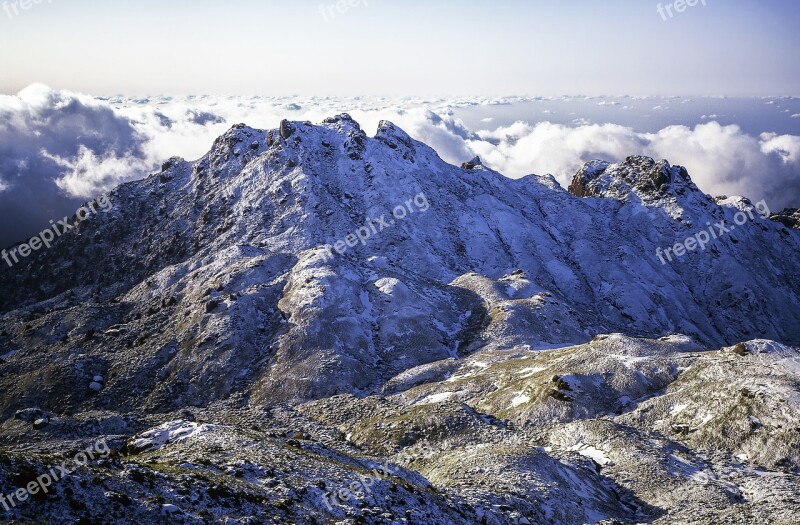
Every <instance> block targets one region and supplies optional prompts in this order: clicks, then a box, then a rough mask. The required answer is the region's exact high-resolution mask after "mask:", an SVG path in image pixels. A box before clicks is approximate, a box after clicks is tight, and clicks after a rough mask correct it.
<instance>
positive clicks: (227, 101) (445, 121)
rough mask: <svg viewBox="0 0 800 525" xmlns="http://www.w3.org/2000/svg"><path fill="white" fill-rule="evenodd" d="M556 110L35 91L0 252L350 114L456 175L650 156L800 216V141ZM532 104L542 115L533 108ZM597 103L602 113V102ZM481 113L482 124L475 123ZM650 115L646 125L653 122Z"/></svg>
mask: <svg viewBox="0 0 800 525" xmlns="http://www.w3.org/2000/svg"><path fill="white" fill-rule="evenodd" d="M622 98H627V97H622ZM547 101H548V102H553V103H558V104H564V105H565V107H566V105H569V107H570V108H574V111H575V112H577V113H576V114H575V117H569V119H570V120H571V122H570V121H565V122H563V123H554V122H549V121H539V122H537V121H536V120H535V115H541V114H542V113H546V114H551V115H552V114H554V113H555V112H553V111H551V110H549V109H547V110H542V108H541V106H540V105H536V104H541V103H543V102H545V99H543V98H541V97H536V98H530V99H520V98H519V97H506V98H497V97H495V98H485V99H455V100H444V99H437V100H426V99H419V98H395V99H385V98H374V97H372V98H370V97H364V98H362V97H352V98H327V97H326V98H315V97H214V96H187V97H147V98H141V99H128V98H124V97H115V98H108V99H100V98H95V97H90V96H86V95H81V94H77V93H71V92H67V91H56V90H52V89H50V88H48V87H46V86H43V85H33V86H30V87H28V88H26V89H24V90H22V91H21V92H20V93H18V94H17V95H14V96H0V220H2V221H3V224H4V227H3V228H2V229H0V245H3V246H6V245H8V244H11V243H13V242H16V241H20V240H24V239H25V237H26V236H29V235H32V234H33V233H35V232H38V231H40V230H41V229H42V228H44V227H46V226H47V225H48V224H49V222H48V221H49V219H58V218H61V217H63V216H64V215H66V214H71V213H74V211H75V209H77V207H78V206H79V205H80V204H82V202H84V201H86V200H89V199H91V198H93V197H94V196H96V195H97V194H99V193H102V192H103V191H106V190H108V189H111V188H113V187H115V186H116V185H118V184H120V183H122V182H126V181H129V180H134V179H139V178H142V177H145V176H146V175H147V174H148V173H150V172H151V171H153V170H154V169H156V167H157V166H158V165H160V164H161V163H162V162H163V161H164V160H165V159H167V158H169V157H171V156H174V155H179V156H182V157H184V158H187V159H195V158H199V157H200V156H202V155H203V154H205V153H206V151H207V150H208V149H209V148H210V146H211V144H212V143H213V141H214V139H215V138H216V137H218V136H219V135H221V134H222V133H224V132H225V131H226V130H227V129H228V128H229V127H230V126H231V125H233V124H235V123H238V122H244V123H246V124H248V125H250V126H253V127H256V128H274V127H276V126H277V124H278V122H279V121H280V120H281V119H283V118H290V119H292V120H309V121H312V122H320V121H322V120H323V119H324V118H326V117H328V116H331V115H333V114H337V113H341V112H349V113H350V114H351V115H352V116H353V117H354V118H355V119H356V120H357V121H359V122H360V123H361V125H362V128H363V129H365V130H366V131H367V132H368V133H371V132H374V130H375V129H377V126H378V122H379V121H380V120H383V119H386V120H391V121H392V122H394V123H395V124H397V125H398V126H399V127H401V128H403V129H405V130H406V131H407V132H408V133H409V134H410V135H411V136H412V137H414V138H416V139H417V140H421V141H423V142H425V143H426V144H428V145H429V146H431V147H432V148H434V149H435V150H436V151H437V153H438V154H439V155H440V156H441V157H442V158H443V159H444V160H446V161H448V162H450V163H452V164H457V165H458V164H461V163H462V162H464V161H466V160H468V159H470V158H472V157H473V156H474V155H480V156H481V158H482V159H483V161H484V163H485V164H486V165H488V166H490V167H492V168H494V169H496V170H497V171H499V172H501V173H504V174H506V175H508V176H510V177H521V176H524V175H527V174H530V173H537V174H542V175H543V174H547V173H550V174H552V175H554V176H555V177H556V178H557V180H558V181H559V183H560V184H562V185H563V186H567V185H568V184H569V182H570V180H571V179H572V176H573V175H574V174H575V172H576V171H577V170H578V169H579V168H580V167H581V166H582V165H583V164H584V163H585V162H586V161H588V160H592V159H595V158H600V159H605V160H610V161H616V160H621V159H624V158H625V157H627V156H628V155H632V154H644V155H649V156H652V157H656V158H666V159H667V160H669V161H670V162H672V163H674V164H683V165H685V166H686V167H687V168H688V169H689V171H690V173H691V175H692V178H693V179H694V180H695V182H696V183H697V185H698V186H699V187H700V188H701V189H702V190H703V191H706V192H708V193H711V194H714V195H718V194H726V195H745V196H748V197H750V198H752V199H754V200H760V199H762V198H766V199H767V202H768V203H769V205H770V207H771V208H773V209H779V208H781V207H784V206H794V207H796V206H798V205H800V184H799V182H800V137H798V136H795V135H787V134H783V135H780V134H775V133H762V134H760V135H758V136H753V135H749V134H747V133H745V132H744V131H742V129H741V128H740V127H738V126H735V125H728V126H721V125H720V124H719V123H717V122H716V121H710V122H705V121H704V122H702V123H699V124H697V125H695V126H694V127H689V126H668V127H665V128H663V129H660V130H657V131H655V132H652V133H643V132H641V131H637V130H636V129H634V128H632V127H629V126H623V125H620V124H615V123H603V124H598V123H592V118H591V117H592V116H593V115H592V114H591V113H588V114H585V115H583V114H581V111H582V110H581V109H580V107H581V106H580V105H579V104H580V103H581V101H582V99H574V98H568V97H561V98H557V99H547ZM603 102H606V104H607V105H606V107H605V108H604V109H603V111H604V112H613V111H615V109H614V108H615V107H617V106H613V105H610V103H609V102H608V101H603ZM526 103H530V104H533V106H530V107H527V109H526V106H525V104H526ZM762 103H763V102H762V101H760V100H758V101H755V100H754V101H753V102H752V104H758V105H759V106H760V105H761V104H762ZM515 104H519V106H515ZM597 104H599V103H597ZM588 105H589V106H591V107H596V103H595V102H593V101H591V102H588ZM625 107H629V106H625ZM518 109H519V111H517V110H518ZM618 109H619V110H621V109H623V108H618ZM473 110H476V111H477V112H478V113H477V115H478V116H477V117H474V120H470V122H472V125H467V124H466V123H465V119H467V116H468V115H469V112H470V111H473ZM517 113H520V114H522V115H523V116H524V115H527V116H530V120H526V119H525V118H520V119H519V120H518V121H516V122H512V123H509V122H510V120H507V119H508V115H509V114H517ZM609 115H610V116H609V117H608V118H614V117H613V115H612V114H611V113H610V114H609ZM645 117H646V115H644V116H642V118H643V119H644V120H641V122H643V123H644V124H647V120H646V118H645ZM710 117H714V115H711V116H710ZM547 118H548V119H551V118H553V117H547ZM603 118H606V117H603ZM627 121H628V122H630V118H628V120H627ZM495 122H497V124H494V123H495ZM503 123H505V124H506V125H502V124H503Z"/></svg>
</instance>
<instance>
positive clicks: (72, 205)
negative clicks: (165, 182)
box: [0, 84, 147, 246]
mask: <svg viewBox="0 0 800 525" xmlns="http://www.w3.org/2000/svg"><path fill="white" fill-rule="evenodd" d="M146 142H147V138H146V136H144V135H142V134H141V133H140V132H139V131H138V130H137V129H136V127H135V126H134V125H133V123H132V122H131V121H130V120H129V119H127V118H125V117H121V116H120V115H119V114H117V113H116V112H115V111H114V109H113V108H112V107H111V106H109V105H108V104H107V103H105V102H102V101H99V100H97V99H94V98H92V97H88V96H85V95H79V94H76V93H69V92H62V91H54V90H51V89H50V88H48V87H46V86H43V85H39V84H36V85H32V86H30V87H28V88H26V89H24V90H22V91H20V92H19V94H17V95H15V96H7V95H1V96H0V210H2V217H1V218H2V220H3V223H4V227H3V228H2V229H0V244H2V245H4V246H5V245H8V244H11V243H13V242H16V241H20V240H23V237H24V236H25V235H28V234H32V233H33V232H36V231H40V230H41V229H42V228H43V227H46V226H47V225H48V224H49V222H48V221H49V219H55V218H61V217H63V216H64V215H66V214H68V213H70V214H71V213H74V212H75V210H76V209H77V207H78V206H79V205H80V204H81V203H82V202H84V201H85V200H88V198H89V197H91V196H92V195H93V194H95V193H99V192H102V191H104V190H105V189H108V188H109V187H111V186H113V185H116V184H118V183H119V182H121V181H122V180H125V179H131V178H138V177H141V176H142V173H137V172H133V171H131V170H128V172H127V174H126V175H121V176H119V177H110V176H104V177H99V178H98V177H97V176H96V175H87V174H84V175H83V176H77V177H74V176H72V177H71V176H69V173H67V172H68V169H65V168H66V167H65V165H64V164H63V163H61V164H60V163H59V159H70V158H75V159H78V158H82V157H83V158H86V156H87V155H90V154H91V155H94V156H95V157H96V158H98V159H101V160H102V162H101V164H102V163H103V162H105V163H107V162H114V163H116V164H120V163H125V162H126V161H127V160H134V161H136V162H141V160H140V159H142V158H144V157H145V152H144V150H143V146H144V145H145V144H146ZM76 167H78V168H79V167H80V166H78V165H76ZM83 167H87V168H88V164H86V163H85V162H84V164H83ZM106 171H107V170H106ZM119 171H120V172H122V170H119ZM84 177H85V178H86V179H87V182H80V183H78V180H80V179H82V178H84Z"/></svg>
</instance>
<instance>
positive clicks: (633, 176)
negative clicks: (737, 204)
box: [568, 156, 696, 199]
mask: <svg viewBox="0 0 800 525" xmlns="http://www.w3.org/2000/svg"><path fill="white" fill-rule="evenodd" d="M670 185H674V186H675V188H674V191H677V192H678V193H682V191H681V190H682V188H683V187H684V186H687V185H690V186H691V187H692V188H693V189H696V187H694V185H693V183H692V182H691V179H690V178H689V174H688V172H687V171H686V168H684V167H682V166H670V165H669V163H668V162H667V161H665V160H662V161H659V162H656V161H655V160H653V159H651V158H649V157H642V156H630V157H628V158H626V159H625V161H624V162H621V163H618V164H610V163H608V162H605V161H599V160H594V161H591V162H587V163H586V164H585V165H584V166H583V168H581V169H580V171H578V173H577V174H576V175H575V177H574V178H573V179H572V183H571V184H570V186H569V188H568V189H569V192H570V193H572V194H573V195H576V196H578V197H603V196H615V195H616V196H619V195H623V194H624V193H626V192H634V193H636V194H637V195H638V196H640V197H643V198H645V199H646V198H655V197H657V196H659V195H663V194H666V193H667V192H668V191H669V190H670Z"/></svg>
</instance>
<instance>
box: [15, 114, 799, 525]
mask: <svg viewBox="0 0 800 525" xmlns="http://www.w3.org/2000/svg"><path fill="white" fill-rule="evenodd" d="M569 190H570V191H569V192H567V191H565V190H564V189H563V188H560V187H559V186H558V184H557V183H556V182H555V181H554V180H553V179H552V177H547V176H542V177H539V176H529V177H524V178H522V179H519V180H511V179H508V178H505V177H503V176H502V175H500V174H498V173H496V172H495V171H493V170H491V169H490V168H488V167H486V166H484V165H483V164H482V162H481V160H480V159H479V158H475V159H473V160H472V161H470V162H467V163H465V164H464V165H463V166H462V167H457V166H451V165H449V164H446V163H445V162H443V161H442V160H441V158H439V156H438V155H437V154H436V153H435V151H433V150H432V149H431V148H430V147H428V146H427V145H425V144H423V143H421V142H418V141H415V140H413V139H412V138H411V137H410V136H408V134H407V133H405V132H404V131H403V130H401V129H400V128H398V127H397V126H395V125H394V124H392V123H390V122H385V121H384V122H381V123H380V125H379V128H378V130H377V133H376V135H375V136H374V137H369V136H368V135H367V134H366V133H365V132H364V131H363V130H361V128H360V126H359V124H358V123H357V122H355V121H354V120H353V119H352V118H351V117H350V116H349V115H347V114H341V115H337V116H335V117H331V118H328V119H325V121H323V122H322V123H321V124H319V125H313V124H311V123H308V122H290V121H286V120H284V121H282V122H281V123H280V125H279V126H278V128H277V129H272V130H258V129H253V128H250V127H248V126H246V125H244V124H237V125H235V126H233V127H232V128H231V129H230V130H229V131H228V132H226V133H225V134H223V135H222V136H221V137H219V138H218V139H217V140H216V141H215V142H214V144H213V147H212V149H211V150H210V151H209V152H208V153H207V154H206V155H204V156H203V157H202V158H200V159H197V160H194V161H187V160H184V159H179V158H173V159H170V160H169V161H167V162H166V163H164V165H163V166H162V170H161V171H160V172H159V173H155V174H153V175H152V176H150V177H148V178H146V179H144V180H141V181H136V182H132V183H128V184H124V185H122V186H120V187H118V188H116V189H115V190H113V191H112V192H110V194H109V196H108V197H109V200H110V201H111V202H112V203H113V208H112V210H111V211H109V212H108V213H104V214H98V215H97V216H96V217H94V218H93V219H92V220H91V221H87V222H86V223H84V224H82V225H81V227H80V228H79V229H76V230H75V231H70V232H67V233H65V234H64V235H62V236H61V237H60V238H58V239H57V240H56V241H55V243H54V244H53V246H52V247H51V248H50V249H48V250H40V251H38V252H36V253H34V254H32V255H31V256H30V257H29V258H27V259H26V260H25V261H24V262H22V263H21V264H19V265H18V266H15V267H14V268H13V271H4V272H0V485H2V486H3V487H9V489H8V490H12V489H15V488H16V487H21V486H27V483H29V482H31V481H35V480H36V479H37V478H38V477H39V476H41V475H42V473H44V472H47V471H48V470H49V469H51V468H52V467H53V465H54V464H55V463H54V462H55V461H56V459H57V460H58V461H57V462H58V463H59V464H60V463H61V461H62V460H66V461H67V462H69V461H71V460H72V458H74V457H76V453H77V452H78V451H87V450H88V451H91V452H92V454H91V457H89V454H88V452H86V456H87V460H86V461H85V462H84V461H80V462H79V463H82V464H76V465H72V464H68V465H67V466H68V467H69V468H70V469H71V470H73V471H74V472H73V473H72V474H70V475H69V476H66V477H64V479H59V480H58V481H57V482H54V483H53V484H52V486H51V487H50V489H49V493H48V495H47V496H46V497H31V498H29V499H28V500H27V501H25V502H19V503H20V504H19V505H16V506H15V507H13V508H11V509H10V510H9V512H8V514H9V516H8V519H9V520H13V521H16V522H33V521H47V522H54V523H75V522H80V523H92V522H114V523H137V524H141V523H144V524H149V523H163V522H164V521H165V520H167V519H168V520H170V521H175V522H182V523H222V522H223V521H225V520H228V522H237V523H300V524H312V523H329V522H330V523H334V522H336V523H338V522H341V523H369V524H373V523H374V524H378V523H381V524H382V523H395V522H396V523H431V524H442V525H445V524H446V525H450V524H454V525H455V524H458V525H461V524H463V523H486V524H493V525H500V524H502V525H505V524H514V525H518V524H524V523H541V524H582V523H597V522H605V523H614V522H617V523H620V522H621V523H656V524H667V523H683V522H693V523H708V524H711V523H721V522H725V523H738V522H742V523H744V522H757V523H762V522H763V523H769V522H776V523H779V522H783V523H797V522H800V515H798V510H797V506H796V505H794V504H793V499H794V498H795V495H796V494H797V493H798V492H800V485H798V481H797V480H798V479H799V478H798V476H797V474H798V472H800V456H799V455H798V448H797V446H796V444H797V438H798V429H800V416H799V414H800V405H799V404H798V403H800V397H798V395H797V385H798V384H800V367H798V358H800V351H798V349H797V348H796V346H792V345H798V344H800V308H798V305H800V299H798V297H800V281H798V279H797V276H798V275H800V257H799V256H798V255H800V233H798V232H797V230H796V229H789V228H786V227H785V226H784V224H787V222H790V220H794V219H793V218H794V217H795V216H796V213H795V212H794V211H791V212H782V213H781V214H778V216H773V217H772V219H773V220H766V219H763V218H762V217H759V216H754V217H753V219H752V220H751V221H748V223H747V224H746V225H742V226H741V227H737V228H736V230H735V231H730V232H728V233H727V234H723V235H720V236H717V237H716V238H715V239H714V242H713V243H710V244H709V246H707V247H706V249H705V250H702V251H700V250H696V251H694V252H691V253H687V254H685V255H684V256H683V257H681V258H673V259H672V260H671V261H670V262H669V264H666V263H662V262H661V261H659V259H658V256H657V255H656V253H657V252H656V250H657V249H658V248H666V247H671V246H673V245H674V244H675V243H676V242H681V241H683V240H684V239H686V238H688V237H690V236H693V235H695V233H696V232H697V231H699V230H705V229H706V228H707V227H708V226H707V225H708V224H711V223H714V224H716V223H719V222H721V221H727V222H728V223H729V224H730V223H732V222H733V217H734V216H735V214H737V213H740V212H744V211H752V203H750V201H747V200H746V199H741V198H730V199H728V198H724V199H717V200H715V199H712V198H711V197H709V196H707V195H705V194H703V193H702V192H700V191H699V190H698V189H697V188H696V186H694V184H693V183H692V182H691V179H690V178H689V175H688V173H686V170H685V169H683V168H681V167H679V166H671V165H670V164H669V163H667V162H666V161H655V160H653V159H649V158H646V157H629V158H627V159H626V160H625V161H623V162H619V163H616V164H610V163H608V162H603V161H593V162H590V163H587V164H586V165H585V166H584V167H583V168H582V169H581V170H580V171H579V172H578V174H576V176H575V179H574V180H573V183H572V184H571V185H570V189H569ZM781 223H782V224H781ZM792 224H794V223H792ZM787 225H788V224H787ZM81 458H82V456H81ZM72 467H74V469H73V468H72Z"/></svg>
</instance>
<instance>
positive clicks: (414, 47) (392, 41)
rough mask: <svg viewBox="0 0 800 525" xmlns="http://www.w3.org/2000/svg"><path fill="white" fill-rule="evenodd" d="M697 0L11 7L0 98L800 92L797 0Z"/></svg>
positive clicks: (209, 1) (241, 0)
mask: <svg viewBox="0 0 800 525" xmlns="http://www.w3.org/2000/svg"><path fill="white" fill-rule="evenodd" d="M705 1H706V4H707V5H705V6H704V5H702V3H698V4H697V5H696V6H694V7H687V8H686V9H685V10H684V11H683V12H682V13H677V12H675V11H674V9H673V15H674V16H673V17H672V18H670V17H669V16H668V15H666V12H665V17H666V18H667V20H664V18H662V16H661V15H659V13H658V12H657V5H658V2H655V1H652V0H615V1H611V0H607V1H600V0H572V1H566V0H557V1H556V0H553V1H537V0H507V1H502V0H500V1H491V2H490V1H480V2H479V1H474V0H458V1H450V0H441V1H430V0H429V1H423V0H366V1H365V0H360V1H357V0H352V2H353V3H354V4H356V5H355V7H349V8H348V10H347V11H346V12H344V13H339V12H337V11H336V9H335V8H333V10H332V13H333V15H334V18H331V15H330V13H331V11H330V10H329V11H328V14H327V15H326V16H327V19H326V18H325V16H323V14H322V12H321V9H320V8H321V7H322V8H323V10H324V6H333V5H334V4H335V0H283V1H269V0H266V1H265V0H225V1H222V0H192V1H180V0H178V1H176V0H170V1H164V0H158V1H155V0H136V1H132V0H128V1H126V0H123V1H113V2H110V1H105V0H104V1H100V0H42V3H41V4H38V5H33V6H31V7H30V8H29V9H27V10H22V9H17V14H14V12H13V11H14V10H13V7H12V5H11V4H13V3H14V1H12V0H6V4H5V7H6V9H7V10H8V11H10V12H11V13H12V15H13V16H9V14H8V12H6V10H0V46H2V49H3V51H2V53H0V92H3V93H16V92H17V91H19V90H20V89H21V88H23V87H25V86H27V85H29V84H31V83H33V82H43V83H45V84H47V85H50V86H52V87H54V88H57V89H71V90H76V91H82V92H86V93H92V94H118V93H124V94H155V93H159V94H180V93H210V94H220V93H231V94H270V95H274V94H314V95H353V94H364V95H372V94H375V95H411V94H414V95H442V96H447V95H467V94H536V95H555V94H612V95H613V94H633V95H645V94H666V95H704V94H705V95H797V94H800V89H798V86H799V85H800V55H798V49H800V46H799V45H798V44H800V31H798V30H797V24H798V22H800V16H798V15H800V2H798V1H796V0H771V1H770V0H705ZM365 4H366V5H365ZM662 4H664V5H667V4H671V2H662ZM3 6H4V4H3V3H2V1H0V7H3Z"/></svg>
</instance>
